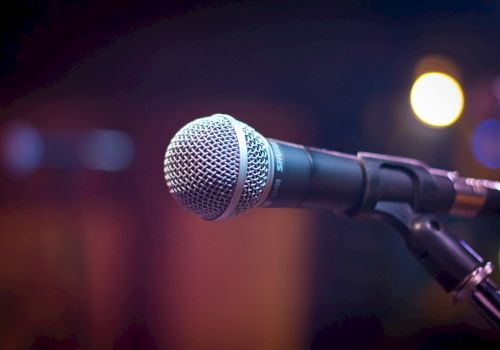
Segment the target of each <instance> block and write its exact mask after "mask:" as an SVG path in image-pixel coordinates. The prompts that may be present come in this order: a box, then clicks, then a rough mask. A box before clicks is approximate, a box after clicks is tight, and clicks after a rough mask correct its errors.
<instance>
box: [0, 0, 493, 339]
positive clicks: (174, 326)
mask: <svg viewBox="0 0 500 350" xmlns="http://www.w3.org/2000/svg"><path fill="white" fill-rule="evenodd" d="M0 6H1V8H0V10H1V11H0V116H1V119H0V127H1V131H2V134H1V135H2V145H3V146H2V147H3V148H2V154H3V158H4V161H3V163H2V168H1V171H2V174H1V177H0V189H1V193H2V197H1V198H2V200H1V203H2V205H1V207H0V228H1V229H0V232H1V234H0V310H1V312H0V347H1V348H3V349H26V348H33V349H139V348H140V349H165V348H173V349H303V348H314V349H331V348H339V349H349V348H352V349H361V348H368V347H370V348H375V349H378V348H407V349H413V348H415V349H417V348H423V349H437V348H439V349H444V348H457V347H461V346H463V347H469V348H474V349H479V348H497V347H498V344H499V341H500V340H499V337H498V333H495V332H493V331H492V330H491V329H490V327H489V326H488V325H487V324H486V323H485V322H484V321H483V320H482V319H481V318H480V317H479V316H478V315H477V314H476V313H475V312H474V311H473V310H472V309H471V308H470V307H469V306H468V305H466V303H463V305H462V304H461V305H458V306H453V305H451V304H450V303H449V299H448V296H447V295H446V294H445V293H444V292H443V291H442V290H440V288H439V286H438V285H437V284H436V283H435V282H434V281H433V280H432V279H430V277H428V276H427V274H426V272H425V271H424V270H423V268H422V267H420V266H419V265H418V264H417V263H416V262H415V261H414V260H413V258H412V257H411V256H410V255H409V254H408V252H407V251H406V248H405V247H404V246H403V244H402V242H401V240H400V237H398V235H397V233H396V232H394V231H393V230H392V229H390V228H388V227H386V226H385V225H384V224H383V223H381V222H377V221H373V220H346V219H341V218H338V217H336V216H334V215H333V214H331V213H327V212H325V213H321V212H309V211H306V210H278V209H276V210H262V209H257V210H254V211H252V212H251V213H248V214H247V215H244V216H242V217H240V218H235V219H232V220H229V221H228V222H221V223H209V222H203V221H202V220H200V219H198V218H196V217H195V216H193V215H191V214H189V213H186V212H185V211H184V210H183V209H182V208H180V207H179V206H178V205H177V204H176V203H175V202H174V200H173V199H172V198H171V196H170V195H169V194H168V190H167V188H166V186H165V184H164V179H163V174H162V165H161V164H162V161H163V154H164V151H165V148H166V146H167V144H168V143H169V140H170V138H171V137H172V136H173V134H174V133H175V131H176V130H178V129H179V128H180V127H181V126H183V125H184V124H185V123H187V122H188V121H190V120H192V119H193V118H195V117H200V116H206V115H210V114H213V113H216V112H222V113H228V114H231V115H233V116H235V117H236V118H238V119H240V120H242V121H245V122H247V123H248V124H249V125H251V126H253V127H255V128H256V129H257V130H258V131H260V132H261V133H262V134H263V135H265V136H267V137H274V138H281V139H284V140H288V141H293V142H297V143H302V144H308V145H314V146H318V147H325V148H330V149H334V150H338V151H342V152H348V153H356V152H357V151H359V150H366V151H371V152H379V153H388V154H395V155H400V156H407V157H414V158H419V159H422V160H423V161H425V162H427V163H428V164H430V165H432V166H434V167H440V168H445V169H456V170H459V171H460V172H461V173H462V174H463V175H467V176H474V177H484V178H489V179H494V180H500V170H499V169H491V168H487V167H485V166H483V165H481V163H480V162H479V161H478V160H476V159H475V158H474V154H473V152H472V150H471V145H470V143H471V141H470V140H471V135H472V134H473V131H474V128H475V127H476V126H477V125H478V123H479V122H481V121H482V120H485V119H487V118H488V119H495V120H499V119H500V99H499V97H498V96H500V93H499V91H498V90H500V87H499V86H500V84H498V83H495V82H498V81H499V80H498V79H499V77H500V45H499V42H500V41H499V39H500V3H499V2H498V1H444V2H434V1H418V2H405V1H351V2H345V3H336V2H307V3H306V2H294V1H283V2H279V1H239V2H232V1H201V2H194V1H178V2H164V3H154V2H147V1H142V2H124V1H19V2H15V3H12V4H5V3H2V5H0ZM429 55H432V56H431V57H438V58H440V59H441V60H445V61H447V62H451V63H450V65H449V66H447V67H448V69H450V73H453V75H454V76H455V78H457V80H458V81H459V82H460V83H461V84H462V87H463V89H464V94H465V99H466V102H465V110H464V114H463V116H462V117H461V119H459V121H458V122H457V123H456V124H454V125H452V126H451V127H448V128H443V129H435V128H429V127H427V126H424V125H423V124H421V123H419V122H418V121H416V119H415V118H414V116H413V115H412V113H411V110H410V107H409V102H408V99H409V98H408V96H409V91H410V88H411V84H412V82H413V81H414V79H415V78H416V76H417V74H418V73H419V68H418V67H419V62H421V61H422V59H424V58H426V57H429ZM450 67H451V68H450ZM430 68H435V67H430ZM495 84H496V85H495ZM495 89H497V90H495ZM20 128H21V130H25V131H26V130H31V131H33V130H35V132H36V134H37V135H39V138H40V139H41V140H42V141H43V144H44V145H45V148H44V149H43V156H41V159H40V160H39V162H38V163H37V164H36V166H34V167H33V169H31V168H30V169H28V170H26V169H24V168H23V169H24V170H22V171H21V170H19V169H18V168H16V167H15V166H13V165H12V163H9V161H8V159H10V158H9V157H11V156H12V154H10V153H9V151H8V147H7V146H6V144H8V140H11V139H12V135H14V134H15V131H16V130H20ZM102 129H106V130H108V129H112V130H119V131H121V132H123V133H125V134H126V135H128V138H129V140H130V141H131V142H132V143H133V145H134V152H132V153H131V157H133V159H132V161H131V163H130V164H129V165H128V166H127V167H125V168H123V169H115V170H117V171H103V170H102V169H101V170H95V169H93V168H92V167H89V166H88V163H86V161H85V159H86V158H85V157H86V156H85V154H87V153H85V152H86V151H85V150H86V149H87V148H85V147H84V146H82V142H83V141H81V140H82V138H84V136H82V135H86V134H85V133H86V132H88V131H89V130H102ZM15 135H18V134H15ZM21 135H24V134H21ZM499 137H500V135H499ZM16 140H17V139H16ZM22 140H24V141H26V139H25V138H22V137H21V141H22ZM29 140H31V139H30V138H28V141H29ZM21 141H19V142H21ZM28 141H26V142H28ZM83 143H85V142H83ZM25 144H26V143H23V142H21V145H25ZM16 145H17V144H16ZM115 146H116V145H115ZM26 147H28V146H26ZM33 147H34V146H33ZM491 147H492V148H494V149H498V148H500V144H498V143H497V144H493V145H492V146H491ZM21 148H22V147H21ZM28 148H29V147H28ZM29 149H31V148H29ZM111 149H112V150H111V151H110V152H111V153H109V157H108V158H109V159H111V158H113V157H117V156H118V154H120V152H121V151H123V150H122V149H120V147H118V146H116V147H115V149H113V147H111ZM22 150H24V148H23V149H21V150H20V151H19V152H20V153H21V154H25V152H24V153H23V152H21V151H22ZM113 150H114V151H113ZM11 153H12V152H11ZM97 153H99V154H101V153H100V152H99V151H98V152H97ZM13 154H14V156H15V157H16V158H19V156H18V154H17V153H16V152H14V153H13ZM28 154H29V151H28ZM496 154H497V155H498V153H496ZM28 158H29V157H28ZM108 158H106V157H105V158H104V159H105V160H106V159H108ZM108 170H109V169H108ZM118 170H119V171H118ZM445 222H446V224H447V225H448V228H449V229H450V230H451V231H453V232H454V233H456V234H457V235H458V236H460V237H461V238H463V239H465V240H466V241H467V242H468V243H469V244H470V245H471V246H472V247H473V248H475V249H476V250H477V251H478V252H479V253H480V254H481V255H482V256H483V257H484V258H486V259H488V260H490V261H492V262H493V263H494V264H495V266H496V267H497V270H498V268H499V267H500V266H499V254H500V252H499V248H500V221H499V220H498V218H486V219H456V218H445ZM493 278H494V279H496V280H497V281H498V280H499V274H498V271H496V272H494V276H493Z"/></svg>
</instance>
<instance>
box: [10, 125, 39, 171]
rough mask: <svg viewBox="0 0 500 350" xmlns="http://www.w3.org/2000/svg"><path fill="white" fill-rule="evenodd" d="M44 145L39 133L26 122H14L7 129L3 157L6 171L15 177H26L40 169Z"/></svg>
mask: <svg viewBox="0 0 500 350" xmlns="http://www.w3.org/2000/svg"><path fill="white" fill-rule="evenodd" d="M43 154H44V143H43V140H42V137H41V135H40V134H39V133H38V131H37V130H36V129H35V128H34V127H33V126H32V125H31V124H30V123H28V122H26V121H20V120H17V121H14V122H12V123H10V125H9V126H8V127H7V128H6V131H5V134H4V138H3V145H2V156H3V161H4V166H5V168H6V170H7V171H8V172H9V173H10V174H11V175H12V176H14V177H21V178H22V177H26V176H28V175H30V174H31V173H32V172H33V171H35V170H36V168H38V166H39V164H40V162H41V161H42V157H43Z"/></svg>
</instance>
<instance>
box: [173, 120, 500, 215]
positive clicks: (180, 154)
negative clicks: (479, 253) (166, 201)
mask: <svg viewBox="0 0 500 350" xmlns="http://www.w3.org/2000/svg"><path fill="white" fill-rule="evenodd" d="M164 172H165V179H166V181H167V185H168V187H169V188H170V192H171V193H172V194H173V195H174V197H175V198H176V199H177V200H178V201H179V202H180V203H181V205H183V206H184V207H186V208H187V209H188V210H191V211H193V212H194V213H196V214H198V215H200V216H201V217H203V218H205V219H208V220H220V219H225V218H228V217H231V216H235V215H239V214H241V213H243V212H245V211H247V210H249V209H252V208H254V207H257V206H261V207H269V208H311V209H327V210H333V211H335V212H336V213H339V214H345V215H356V214H358V213H362V212H370V211H371V210H373V209H374V208H375V206H376V205H377V203H380V202H401V203H408V204H410V205H411V206H412V208H413V210H414V211H416V212H422V213H449V214H451V215H460V216H475V215H488V214H500V182H494V181H488V180H479V179H471V178H464V177H460V176H459V175H458V173H457V172H451V171H445V170H440V169H434V168H430V167H428V166H427V165H426V164H425V163H423V162H421V161H418V160H414V159H409V158H402V157H394V156H387V155H379V154H372V153H358V154H357V155H356V156H354V155H349V154H344V153H340V152H334V151H329V150H324V149H318V148H313V147H304V146H302V145H297V144H293V143H289V142H283V141H278V140H274V139H266V138H264V137H263V136H262V135H260V134H259V133H258V132H256V131H255V130H254V129H252V128H251V127H249V126H248V125H246V124H244V123H242V122H239V121H237V120H236V119H234V118H232V117H231V116H228V115H224V114H215V115H213V116H210V117H205V118H200V119H197V120H194V121H193V122H191V123H189V124H187V125H186V126H184V127H183V128H182V129H181V130H179V132H178V133H177V134H176V135H175V136H174V138H173V139H172V141H171V143H170V145H169V146H168V148H167V152H166V155H165V162H164Z"/></svg>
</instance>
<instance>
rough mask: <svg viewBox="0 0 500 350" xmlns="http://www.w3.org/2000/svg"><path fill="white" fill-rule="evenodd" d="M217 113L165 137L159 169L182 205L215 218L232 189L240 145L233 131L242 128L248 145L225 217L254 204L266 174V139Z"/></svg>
mask: <svg viewBox="0 0 500 350" xmlns="http://www.w3.org/2000/svg"><path fill="white" fill-rule="evenodd" d="M237 123H239V122H237V121H236V120H234V119H232V118H230V117H228V116H225V115H221V114H216V115H213V116H210V117H205V118H200V119H196V120H194V121H192V122H190V123H189V124H187V125H185V126H184V127H183V128H182V129H181V130H179V132H177V134H176V135H175V136H174V137H173V139H172V141H171V142H170V144H169V146H168V148H167V152H166V154H165V162H164V172H165V179H166V181H167V186H168V187H169V189H170V193H172V195H173V196H174V197H175V199H176V200H177V201H178V202H179V203H180V204H181V205H182V206H183V207H185V208H186V209H188V210H190V211H192V212H194V213H195V214H197V215H199V216H201V217H202V218H204V219H207V220H214V219H217V218H219V217H220V216H221V215H222V214H223V213H224V212H225V211H226V209H227V208H228V206H229V204H230V203H231V200H232V197H233V195H234V193H235V190H236V184H237V180H238V175H239V167H240V149H239V144H238V139H237V136H236V132H235V129H234V128H235V126H236V127H240V128H241V127H242V128H243V132H244V135H245V141H246V145H247V155H248V159H247V160H246V161H247V177H246V178H245V182H244V186H243V192H242V194H241V196H240V198H239V200H238V203H237V205H236V207H235V209H234V210H233V212H232V213H230V216H233V215H238V214H241V213H243V212H244V211H246V210H248V209H251V208H253V207H255V206H256V205H257V203H258V202H259V200H260V197H261V195H262V193H263V191H264V188H265V185H266V183H267V178H268V170H269V154H268V150H267V148H266V141H265V139H264V138H263V137H262V136H261V135H260V134H258V133H257V132H255V130H253V129H252V128H251V127H249V126H247V125H245V124H243V123H239V124H237Z"/></svg>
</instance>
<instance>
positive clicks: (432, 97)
mask: <svg viewBox="0 0 500 350" xmlns="http://www.w3.org/2000/svg"><path fill="white" fill-rule="evenodd" d="M410 102H411V107H412V108H413V111H414V112H415V114H416V115H417V117H418V118H419V119H420V120H421V121H423V122H424V123H425V124H428V125H431V126H435V127H443V126H448V125H450V124H452V123H454V122H455V121H456V120H457V119H458V117H459V116H460V114H461V113H462V109H463V107H464V95H463V93H462V88H461V87H460V85H459V84H458V83H457V81H456V80H455V79H453V78H452V77H450V76H449V75H447V74H444V73H437V72H431V73H425V74H422V75H421V76H420V77H418V79H417V80H416V81H415V83H414V84H413V87H412V88H411V93H410Z"/></svg>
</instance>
